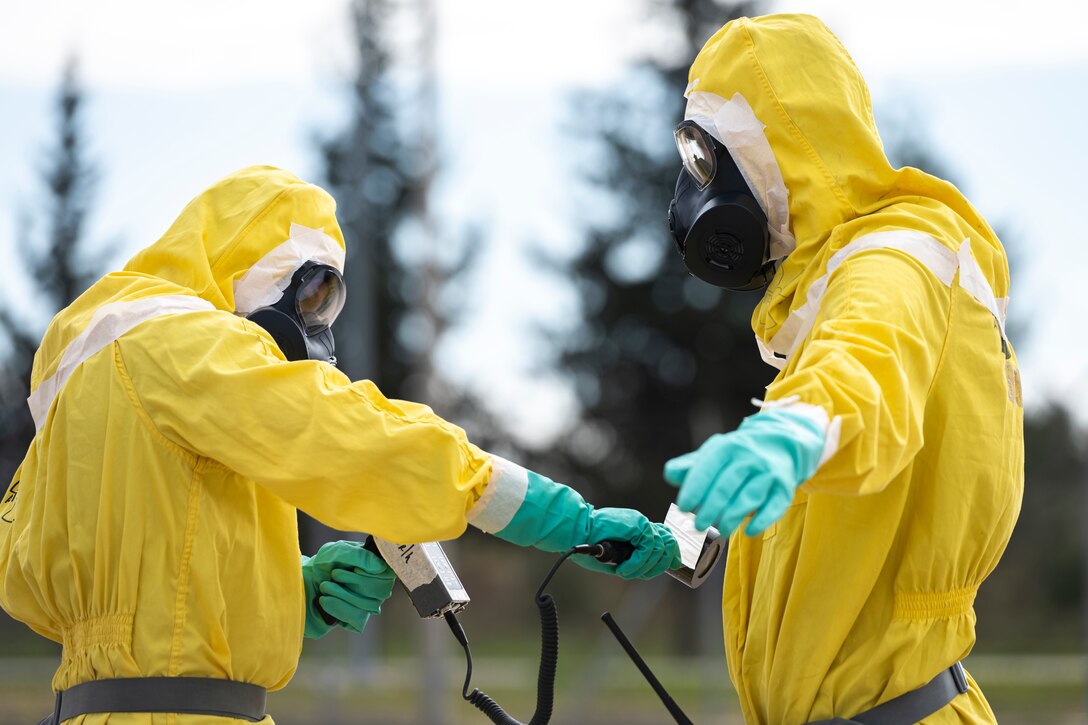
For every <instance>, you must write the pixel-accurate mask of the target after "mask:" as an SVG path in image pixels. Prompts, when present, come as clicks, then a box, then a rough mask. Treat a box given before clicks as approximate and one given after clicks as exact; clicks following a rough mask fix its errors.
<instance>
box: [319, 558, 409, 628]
mask: <svg viewBox="0 0 1088 725" xmlns="http://www.w3.org/2000/svg"><path fill="white" fill-rule="evenodd" d="M395 580H396V576H395V575H394V574H393V570H392V569H390V568H389V565H388V564H386V563H385V561H384V560H383V559H382V558H381V557H380V556H378V555H377V554H375V553H373V552H371V551H367V550H366V549H364V548H363V544H362V542H359V541H330V542H329V543H327V544H324V545H323V546H322V547H321V548H320V549H318V550H317V553H316V554H314V555H313V556H312V557H309V556H303V557H302V582H303V586H304V588H305V591H306V629H305V631H304V634H305V636H307V637H310V638H312V639H316V638H318V637H324V636H325V635H326V634H328V633H329V632H330V631H331V630H332V628H333V627H336V626H340V627H343V628H344V629H347V630H349V631H352V632H362V631H363V628H364V627H366V623H367V620H369V619H370V615H371V614H378V613H379V612H380V611H381V605H382V602H384V601H385V600H386V599H388V598H389V595H390V594H392V593H393V582H394V581H395ZM323 612H324V613H325V614H327V615H328V616H329V617H331V618H332V619H333V620H334V621H332V622H329V621H328V619H326V618H325V617H324V616H322V613H323Z"/></svg>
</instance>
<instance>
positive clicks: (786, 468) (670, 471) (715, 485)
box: [665, 408, 824, 536]
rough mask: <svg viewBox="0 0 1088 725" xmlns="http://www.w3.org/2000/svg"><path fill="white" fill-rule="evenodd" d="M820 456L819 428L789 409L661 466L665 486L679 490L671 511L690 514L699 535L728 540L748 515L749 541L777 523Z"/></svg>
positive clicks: (754, 419) (753, 419)
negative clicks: (708, 532) (709, 531)
mask: <svg viewBox="0 0 1088 725" xmlns="http://www.w3.org/2000/svg"><path fill="white" fill-rule="evenodd" d="M823 450H824V427H823V426H821V425H820V424H819V423H817V422H816V421H815V420H814V419H813V418H811V417H809V416H807V415H804V414H801V413H798V412H796V411H791V410H789V409H781V408H780V409H770V410H763V411H760V412H759V413H756V414H755V415H751V416H748V417H747V418H745V419H744V422H743V423H741V424H740V427H739V428H737V430H735V431H733V432H731V433H719V434H717V435H713V436H711V437H710V438H708V439H707V441H706V442H705V443H703V445H701V446H699V448H698V450H695V451H692V452H691V453H686V454H684V455H682V456H680V457H678V458H674V459H672V460H671V461H669V462H668V463H666V464H665V480H666V481H668V482H669V483H671V484H673V485H674V486H679V487H680V492H679V493H678V494H677V495H676V505H677V506H678V507H679V508H680V510H681V511H687V512H691V513H694V514H695V525H696V526H697V527H698V528H700V529H705V528H707V527H708V526H717V527H718V530H719V531H721V532H722V534H725V535H729V534H730V533H731V532H732V531H733V529H735V528H737V527H738V526H740V523H741V521H743V520H744V518H745V517H746V516H748V515H749V514H753V516H752V520H751V521H750V522H749V523H748V526H747V528H746V529H745V533H746V534H748V535H749V536H754V535H755V534H759V533H761V532H762V531H764V530H765V529H766V528H767V527H768V526H770V525H771V524H773V523H774V522H775V521H777V520H778V519H779V518H780V517H781V516H782V514H784V513H785V512H786V509H787V508H789V505H790V502H792V501H793V494H794V491H795V490H796V489H797V487H798V486H800V485H801V484H802V483H804V482H805V481H807V480H808V479H809V478H811V477H812V474H814V473H815V472H816V469H817V467H818V466H819V464H820V457H821V456H822V455H823Z"/></svg>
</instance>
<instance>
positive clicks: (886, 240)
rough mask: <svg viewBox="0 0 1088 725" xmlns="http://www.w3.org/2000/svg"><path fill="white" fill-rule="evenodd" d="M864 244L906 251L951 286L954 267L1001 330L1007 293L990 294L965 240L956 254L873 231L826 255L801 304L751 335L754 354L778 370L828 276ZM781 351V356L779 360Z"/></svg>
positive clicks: (919, 237) (810, 321) (903, 234)
mask: <svg viewBox="0 0 1088 725" xmlns="http://www.w3.org/2000/svg"><path fill="white" fill-rule="evenodd" d="M870 249H897V250H899V251H901V252H904V253H906V254H909V255H910V256H911V257H913V258H914V259H916V260H917V261H918V262H920V263H921V264H922V265H923V266H925V268H926V269H928V270H929V271H930V272H932V273H933V275H934V276H935V277H937V279H939V280H940V281H941V283H942V284H944V285H945V286H946V287H951V286H952V281H953V280H954V279H955V277H956V271H957V270H959V272H960V286H961V287H962V288H963V289H964V290H965V291H967V292H968V293H969V294H970V295H971V296H972V297H973V298H974V299H975V300H977V301H978V302H979V303H980V304H982V305H983V306H984V307H985V308H986V309H987V310H989V311H990V312H991V313H992V314H993V315H994V317H995V318H997V320H998V323H999V325H1000V326H1001V334H1002V335H1004V334H1005V313H1006V310H1007V308H1008V298H1006V297H1002V298H1000V299H996V298H995V297H994V293H993V289H992V288H991V287H990V283H989V282H988V281H987V280H986V276H985V275H984V274H983V272H982V269H981V267H979V265H978V262H976V261H975V258H974V257H973V256H971V244H970V240H966V239H965V240H964V241H963V242H962V243H961V244H960V249H959V252H958V253H957V252H953V251H952V250H951V249H949V248H948V247H946V246H944V245H943V244H941V243H940V242H938V241H937V240H936V239H934V238H933V237H931V236H929V235H928V234H923V233H921V232H916V231H908V230H894V231H888V232H876V233H874V234H866V235H865V236H863V237H858V238H857V239H855V240H854V241H852V242H850V243H849V244H847V245H846V246H845V247H843V248H842V249H840V250H838V251H837V252H835V254H833V255H832V256H831V259H830V260H828V263H827V270H826V271H825V272H824V274H823V275H821V276H820V277H819V278H818V279H817V280H816V281H815V282H813V283H812V284H811V285H810V286H809V288H808V291H807V292H806V293H805V302H804V304H802V305H801V306H800V307H799V308H797V309H796V310H794V311H793V312H791V313H790V316H789V317H788V318H786V321H785V323H783V324H782V327H780V328H779V330H778V332H777V333H775V335H774V337H772V338H771V339H770V341H769V342H767V341H764V340H761V339H760V338H759V337H758V336H757V337H756V342H757V344H758V345H759V350H760V356H761V357H762V358H763V360H764V361H766V362H767V363H768V364H769V365H771V366H772V367H775V368H778V369H779V370H781V369H782V368H783V367H784V365H785V361H786V360H788V359H789V358H790V356H792V355H793V354H794V353H795V352H797V349H798V348H799V347H800V346H801V343H802V342H804V340H805V338H806V337H807V336H808V334H809V332H811V331H812V326H813V325H814V324H816V317H817V315H818V314H819V312H820V304H821V302H822V301H823V296H824V293H825V292H826V291H827V284H828V280H829V279H830V277H831V275H832V274H834V272H835V270H837V269H838V268H839V267H840V266H841V265H842V263H843V262H845V261H846V260H847V259H848V258H849V257H851V256H852V255H854V254H857V253H858V252H864V251H868V250H870ZM781 356H785V359H783V358H782V357H781Z"/></svg>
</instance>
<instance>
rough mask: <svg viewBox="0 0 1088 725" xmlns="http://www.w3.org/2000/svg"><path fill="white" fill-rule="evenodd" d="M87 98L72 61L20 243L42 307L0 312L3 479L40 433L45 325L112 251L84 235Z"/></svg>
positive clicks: (88, 194)
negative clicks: (37, 381)
mask: <svg viewBox="0 0 1088 725" xmlns="http://www.w3.org/2000/svg"><path fill="white" fill-rule="evenodd" d="M85 102H86V101H85V97H84V92H83V88H82V86H81V85H80V82H79V77H78V73H77V65H76V63H75V61H74V60H73V61H70V62H69V63H68V65H67V67H66V69H65V71H64V75H63V78H62V80H61V84H60V87H59V89H58V91H57V95H56V101H55V104H56V105H55V107H56V123H57V126H56V137H55V140H54V141H53V145H52V146H51V147H50V148H49V149H48V151H47V153H46V158H45V164H44V166H43V168H42V170H41V181H42V187H43V192H44V193H43V194H42V203H41V207H40V209H37V210H35V211H33V212H28V213H26V214H24V215H23V216H24V218H23V219H21V220H20V224H19V229H20V235H21V236H20V238H19V239H18V240H17V242H16V244H17V249H18V250H19V254H20V255H21V261H22V263H23V265H24V267H25V270H26V278H27V279H28V280H29V282H30V284H31V285H32V294H33V299H34V300H35V302H36V303H37V304H36V309H31V310H28V309H26V308H24V307H18V308H17V307H15V306H12V305H11V304H10V301H9V302H8V303H7V305H6V306H5V307H4V308H2V309H0V330H2V331H3V333H4V335H5V337H6V338H7V340H8V343H9V345H8V357H7V360H6V361H5V365H4V367H3V369H2V371H0V477H2V478H3V480H4V482H5V484H6V482H7V481H9V480H10V479H11V476H12V474H14V472H15V469H16V468H17V467H18V466H19V463H20V462H21V461H22V458H23V455H24V454H25V453H26V449H27V446H28V445H29V444H30V441H31V439H32V438H33V437H34V423H33V421H32V420H31V417H30V411H29V409H28V408H27V404H26V398H27V396H28V395H29V394H30V370H31V366H32V364H33V362H34V352H35V351H36V350H37V348H38V343H39V341H40V340H41V336H42V333H43V332H44V331H45V322H46V321H47V320H48V319H49V318H51V317H52V316H53V315H54V314H56V313H57V312H58V311H59V310H60V309H62V308H63V307H65V306H67V305H68V304H69V303H70V302H71V301H72V300H74V299H75V298H76V297H77V296H79V295H80V294H81V293H82V292H83V291H84V290H85V289H86V288H87V287H88V286H90V284H91V283H92V282H94V281H95V280H96V279H97V278H98V277H99V276H101V273H102V271H103V269H104V268H105V264H106V259H107V257H108V255H109V253H110V252H111V251H112V250H111V249H110V248H109V247H108V246H105V245H98V246H97V248H93V247H91V246H90V245H89V243H88V241H87V238H86V234H85V227H86V221H87V218H88V216H89V214H90V209H91V204H92V201H93V197H94V190H95V185H96V182H97V180H98V171H97V169H96V168H95V165H94V164H93V163H92V162H91V160H90V159H89V157H88V151H87V139H86V135H85V131H84V128H83V124H84V121H83V112H84V104H85ZM39 229H40V232H39Z"/></svg>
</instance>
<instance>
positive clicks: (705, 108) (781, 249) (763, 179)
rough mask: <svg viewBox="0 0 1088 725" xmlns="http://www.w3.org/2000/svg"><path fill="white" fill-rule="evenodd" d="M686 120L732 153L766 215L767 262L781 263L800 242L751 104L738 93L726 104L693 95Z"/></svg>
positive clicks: (779, 176)
mask: <svg viewBox="0 0 1088 725" xmlns="http://www.w3.org/2000/svg"><path fill="white" fill-rule="evenodd" d="M684 118H685V119H687V120H691V121H695V122H696V123H697V124H699V125H700V126H702V127H703V128H704V129H705V130H707V131H708V132H710V134H711V135H712V136H714V138H716V139H718V141H720V142H721V143H722V144H723V145H724V146H725V147H726V148H727V149H729V155H730V156H732V157H733V161H735V162H736V164H737V168H739V169H740V173H741V175H742V176H744V180H745V181H746V182H748V187H749V188H750V189H751V190H752V194H753V195H754V196H755V197H756V200H757V201H758V202H759V205H760V207H761V208H762V209H763V213H764V214H766V215H767V228H768V231H769V232H770V235H771V244H770V255H769V257H768V261H771V260H775V259H781V258H783V257H785V256H786V255H788V254H789V253H790V252H792V251H793V250H794V249H796V248H797V241H796V240H795V239H794V237H793V233H792V232H791V231H790V207H789V190H788V189H787V188H786V182H785V181H784V180H783V178H782V170H781V169H780V168H779V166H778V160H777V159H776V158H775V156H774V151H772V150H771V144H770V142H769V141H768V140H767V134H765V133H764V131H763V129H764V128H766V127H765V126H764V125H763V123H762V122H760V120H759V118H757V117H756V114H755V111H753V110H752V106H751V105H750V104H749V103H748V100H747V99H746V98H745V97H744V96H742V95H741V94H739V93H735V94H733V97H732V98H730V99H729V100H728V101H727V100H725V99H724V98H722V97H721V96H719V95H718V94H716V93H708V92H705V91H692V92H691V93H689V94H688V105H687V110H686V111H685V112H684Z"/></svg>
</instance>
